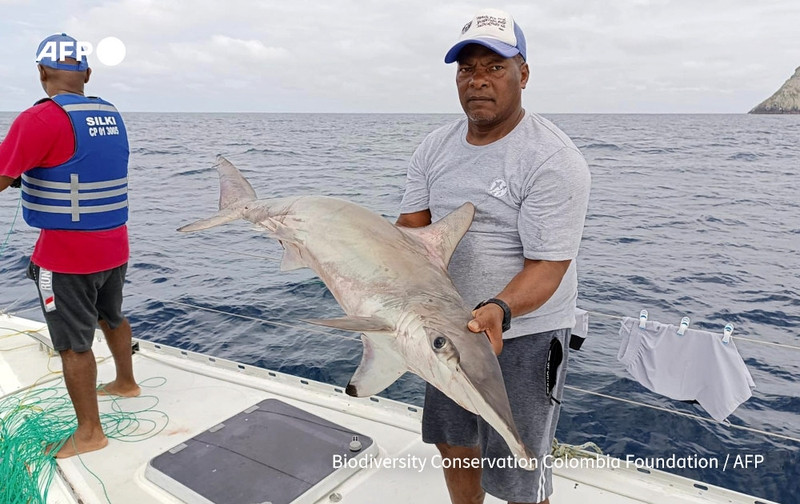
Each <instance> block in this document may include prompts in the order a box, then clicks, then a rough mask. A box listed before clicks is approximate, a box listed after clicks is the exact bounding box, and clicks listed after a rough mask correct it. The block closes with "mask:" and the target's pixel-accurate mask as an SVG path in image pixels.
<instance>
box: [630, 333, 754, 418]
mask: <svg viewBox="0 0 800 504" xmlns="http://www.w3.org/2000/svg"><path fill="white" fill-rule="evenodd" d="M619 333H620V336H622V343H621V345H620V347H619V353H618V354H617V358H618V359H619V361H620V362H621V363H622V364H623V365H624V366H625V368H626V369H627V370H628V372H629V373H630V374H631V375H632V376H633V377H634V378H635V379H636V381H638V382H639V383H641V384H642V385H644V386H645V387H647V388H648V389H650V390H652V391H653V392H656V393H658V394H662V395H665V396H667V397H669V398H671V399H676V400H679V401H690V400H696V401H697V402H698V403H700V406H702V407H703V408H704V409H705V410H706V411H707V412H708V414H709V415H711V417H712V418H714V420H717V421H719V422H721V421H723V420H725V418H726V417H727V416H728V415H730V414H731V413H733V411H734V410H735V409H736V408H737V407H738V406H739V405H740V404H741V403H743V402H745V401H746V400H748V399H749V398H750V396H751V395H752V389H754V388H755V383H754V382H753V378H752V376H750V371H748V370H747V366H746V365H745V363H744V361H743V360H742V357H741V355H739V351H738V350H737V349H736V345H734V343H733V340H731V341H729V342H728V343H727V344H725V343H723V342H722V333H720V334H716V333H712V332H709V331H699V330H694V329H687V330H686V332H685V333H684V334H683V336H681V335H679V334H678V328H677V327H676V326H674V325H670V324H661V323H659V322H656V321H647V323H646V325H645V328H644V329H642V328H640V327H639V319H638V318H637V319H633V318H631V317H625V318H623V319H622V327H621V328H620V331H619Z"/></svg>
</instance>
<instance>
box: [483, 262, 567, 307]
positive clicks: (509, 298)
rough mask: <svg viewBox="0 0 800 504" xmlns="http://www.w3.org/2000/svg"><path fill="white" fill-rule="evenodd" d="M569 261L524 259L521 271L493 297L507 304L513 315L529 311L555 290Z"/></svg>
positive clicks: (543, 301) (548, 297)
mask: <svg viewBox="0 0 800 504" xmlns="http://www.w3.org/2000/svg"><path fill="white" fill-rule="evenodd" d="M570 262H572V261H569V260H567V261H532V260H530V259H525V265H524V266H523V268H522V271H520V272H519V273H517V274H516V276H514V278H512V279H511V281H510V282H509V283H508V285H506V287H505V288H504V289H503V290H502V292H500V293H498V294H497V296H495V297H497V298H499V299H502V300H503V301H505V302H506V304H508V306H509V308H511V314H512V316H514V317H518V316H520V315H524V314H526V313H530V312H532V311H534V310H536V309H537V308H539V307H540V306H542V305H543V304H545V303H546V302H547V300H548V299H550V297H551V296H552V295H553V294H554V293H555V292H556V290H557V289H558V286H559V285H561V279H562V278H564V274H565V273H566V272H567V268H569V264H570Z"/></svg>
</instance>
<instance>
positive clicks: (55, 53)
mask: <svg viewBox="0 0 800 504" xmlns="http://www.w3.org/2000/svg"><path fill="white" fill-rule="evenodd" d="M77 50H78V41H77V40H75V39H74V38H72V37H70V36H69V35H67V34H66V33H61V34H55V35H50V36H49V37H47V38H46V39H44V40H42V42H41V43H40V44H39V48H38V49H37V50H36V62H37V63H39V64H40V65H44V66H46V67H50V68H55V69H56V70H70V71H73V72H83V71H84V70H86V69H87V68H89V60H88V59H87V58H86V54H85V53H82V54H81V56H80V58H78V56H77V54H78V51H77ZM67 58H72V59H74V60H75V61H77V62H78V63H77V64H74V63H67V62H66V59H67Z"/></svg>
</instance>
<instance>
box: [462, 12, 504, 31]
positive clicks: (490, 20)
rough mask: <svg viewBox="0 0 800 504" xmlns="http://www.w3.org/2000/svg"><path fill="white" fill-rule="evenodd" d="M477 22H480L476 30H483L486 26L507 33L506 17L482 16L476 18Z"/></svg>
mask: <svg viewBox="0 0 800 504" xmlns="http://www.w3.org/2000/svg"><path fill="white" fill-rule="evenodd" d="M475 21H477V22H478V25H477V26H476V28H483V27H484V26H494V27H495V28H497V29H498V30H500V31H505V29H506V18H504V17H495V16H487V15H481V16H478V17H476V18H475ZM470 23H471V21H470Z"/></svg>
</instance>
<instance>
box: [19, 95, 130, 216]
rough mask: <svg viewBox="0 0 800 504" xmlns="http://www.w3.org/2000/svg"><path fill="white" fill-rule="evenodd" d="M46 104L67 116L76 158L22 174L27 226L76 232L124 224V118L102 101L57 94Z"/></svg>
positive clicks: (126, 211) (125, 181)
mask: <svg viewBox="0 0 800 504" xmlns="http://www.w3.org/2000/svg"><path fill="white" fill-rule="evenodd" d="M49 99H50V100H52V101H54V102H55V103H56V104H58V106H60V107H61V108H62V109H63V110H64V112H66V113H67V115H68V116H69V120H70V122H71V123H72V130H73V132H74V134H75V153H74V154H73V155H72V157H71V158H70V159H69V160H68V161H67V162H65V163H63V164H60V165H58V166H54V167H52V168H41V167H39V168H33V169H32V170H28V171H27V172H25V173H23V174H22V215H23V217H24V218H25V222H27V223H28V224H29V225H30V226H33V227H37V228H41V229H66V230H75V231H93V230H100V229H111V228H115V227H118V226H121V225H123V224H125V222H127V220H128V153H129V150H128V134H127V132H126V130H125V125H124V124H123V122H122V116H120V114H119V112H117V109H116V108H114V106H113V105H112V104H110V103H108V102H107V101H105V100H101V99H100V98H95V97H84V96H80V95H76V94H61V95H56V96H53V97H52V98H49ZM42 101H44V100H42ZM38 103H41V102H38Z"/></svg>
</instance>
